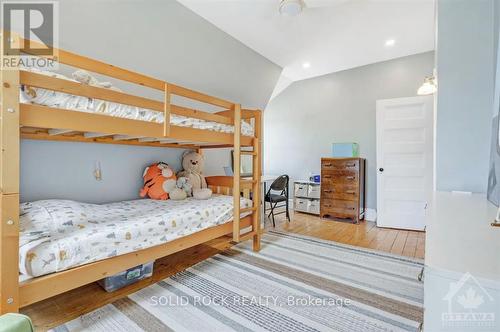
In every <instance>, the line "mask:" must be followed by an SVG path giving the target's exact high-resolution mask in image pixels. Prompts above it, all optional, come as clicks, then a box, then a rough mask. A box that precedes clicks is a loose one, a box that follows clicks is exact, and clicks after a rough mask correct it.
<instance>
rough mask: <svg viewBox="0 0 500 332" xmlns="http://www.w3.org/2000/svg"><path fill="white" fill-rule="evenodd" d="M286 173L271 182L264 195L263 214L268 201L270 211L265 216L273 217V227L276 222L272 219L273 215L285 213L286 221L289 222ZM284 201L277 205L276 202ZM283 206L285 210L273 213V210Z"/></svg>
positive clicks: (287, 179)
mask: <svg viewBox="0 0 500 332" xmlns="http://www.w3.org/2000/svg"><path fill="white" fill-rule="evenodd" d="M288 182H289V178H288V175H281V176H280V177H278V178H277V179H276V180H274V182H273V183H272V184H271V187H270V188H269V190H268V191H267V193H266V194H265V196H264V216H265V215H266V202H269V204H270V205H271V212H270V213H269V215H267V217H268V218H269V217H270V216H272V217H273V227H276V223H275V221H274V216H275V215H278V214H281V213H286V218H287V219H288V222H290V213H289V210H288ZM281 202H285V204H284V205H283V204H282V205H278V203H281ZM282 207H285V211H281V212H277V213H275V212H274V210H275V209H277V208H282Z"/></svg>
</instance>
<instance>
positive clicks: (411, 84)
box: [264, 52, 434, 208]
mask: <svg viewBox="0 0 500 332" xmlns="http://www.w3.org/2000/svg"><path fill="white" fill-rule="evenodd" d="M433 66H434V52H428V53H423V54H418V55H412V56H408V57H403V58H399V59H395V60H390V61H386V62H381V63H376V64H372V65H368V66H364V67H359V68H354V69H350V70H346V71H342V72H337V73H333V74H329V75H325V76H322V77H318V78H313V79H308V80H304V81H299V82H296V83H294V84H292V85H291V86H290V87H288V88H287V89H286V90H285V91H283V92H282V93H281V94H280V95H279V96H277V97H276V98H275V99H273V100H272V101H271V103H270V104H269V105H268V107H267V109H266V111H265V112H264V139H265V144H264V171H265V173H268V174H282V173H287V174H289V175H290V177H291V178H292V179H305V178H307V177H308V175H309V172H313V173H316V174H317V173H318V172H319V171H320V158H321V157H325V156H326V157H328V156H331V149H332V143H333V142H357V143H359V145H360V155H361V156H362V157H364V158H366V159H367V168H368V169H367V178H366V180H367V206H368V207H370V208H375V207H376V173H375V166H376V165H375V163H376V159H375V101H376V100H378V99H386V98H398V97H408V96H414V95H416V91H417V89H418V87H419V86H420V85H421V84H422V82H423V79H424V77H425V76H428V75H430V74H432V69H433Z"/></svg>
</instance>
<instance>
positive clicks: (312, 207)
mask: <svg viewBox="0 0 500 332" xmlns="http://www.w3.org/2000/svg"><path fill="white" fill-rule="evenodd" d="M293 186H294V188H293V189H294V190H293V192H294V204H293V206H294V210H295V211H297V212H305V213H311V214H316V215H319V197H320V192H321V188H320V184H319V183H315V182H310V181H295V182H294V185H293Z"/></svg>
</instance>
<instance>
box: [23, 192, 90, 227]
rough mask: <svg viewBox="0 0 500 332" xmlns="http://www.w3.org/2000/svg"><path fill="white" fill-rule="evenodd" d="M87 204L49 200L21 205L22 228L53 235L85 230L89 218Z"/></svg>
mask: <svg viewBox="0 0 500 332" xmlns="http://www.w3.org/2000/svg"><path fill="white" fill-rule="evenodd" d="M84 205H85V204H82V203H78V202H75V201H70V200H59V199H49V200H42V201H35V202H31V203H24V204H22V205H21V228H22V229H23V230H26V231H27V230H30V231H49V232H50V233H51V234H57V233H58V234H65V233H71V232H72V231H74V230H78V229H82V228H85V225H86V224H87V223H88V217H87V214H86V212H85V206H84Z"/></svg>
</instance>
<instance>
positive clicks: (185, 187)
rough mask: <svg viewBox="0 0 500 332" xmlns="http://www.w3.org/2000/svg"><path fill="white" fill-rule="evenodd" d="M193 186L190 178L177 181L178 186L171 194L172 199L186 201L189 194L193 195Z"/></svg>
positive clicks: (181, 178)
mask: <svg viewBox="0 0 500 332" xmlns="http://www.w3.org/2000/svg"><path fill="white" fill-rule="evenodd" d="M191 190H192V186H191V184H190V183H189V180H188V178H185V177H180V178H178V179H177V186H176V188H175V189H174V190H172V191H171V192H170V194H169V196H170V198H171V199H173V200H176V201H180V200H183V199H186V197H187V196H188V194H190V193H191Z"/></svg>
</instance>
